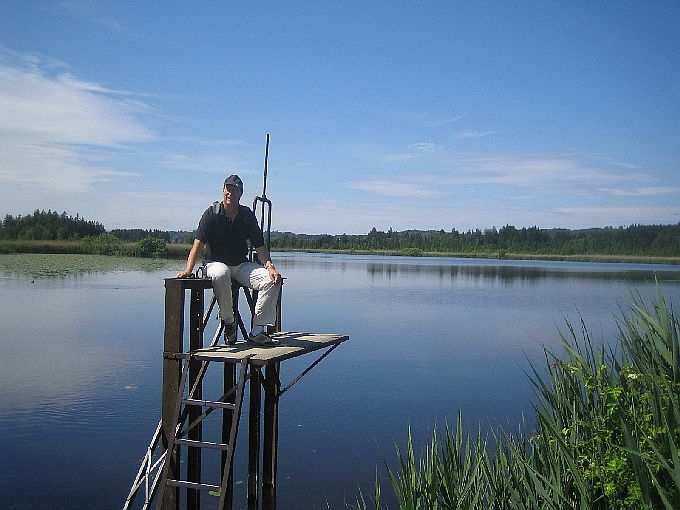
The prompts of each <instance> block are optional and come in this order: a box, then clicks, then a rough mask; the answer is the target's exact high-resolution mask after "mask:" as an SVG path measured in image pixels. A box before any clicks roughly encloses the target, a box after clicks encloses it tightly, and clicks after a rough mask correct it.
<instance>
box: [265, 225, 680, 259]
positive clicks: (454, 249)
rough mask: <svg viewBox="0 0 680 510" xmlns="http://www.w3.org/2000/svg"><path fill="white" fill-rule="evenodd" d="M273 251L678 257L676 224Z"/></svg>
mask: <svg viewBox="0 0 680 510" xmlns="http://www.w3.org/2000/svg"><path fill="white" fill-rule="evenodd" d="M272 249H274V250H276V249H279V250H338V251H395V252H403V253H410V254H413V255H417V254H419V253H465V254H475V253H491V252H496V253H498V254H499V255H500V256H502V255H503V254H504V253H516V254H542V255H596V254H597V255H634V256H652V257H654V256H656V257H677V256H680V224H676V225H631V226H629V227H625V228H624V227H618V228H614V227H606V228H590V229H584V230H568V229H539V228H538V227H530V228H526V227H524V228H516V227H514V226H512V225H506V226H504V227H502V228H500V229H496V228H495V227H493V228H490V229H486V230H480V229H476V230H468V231H467V232H458V231H457V230H456V229H452V230H451V231H450V232H445V231H444V230H438V231H417V230H407V231H402V232H396V231H393V230H392V229H390V230H388V231H387V232H384V231H380V230H377V229H376V228H375V227H374V228H373V229H372V230H371V231H370V232H369V233H368V234H365V235H347V234H343V235H328V234H324V235H305V234H294V233H290V232H286V233H282V234H279V235H277V236H272Z"/></svg>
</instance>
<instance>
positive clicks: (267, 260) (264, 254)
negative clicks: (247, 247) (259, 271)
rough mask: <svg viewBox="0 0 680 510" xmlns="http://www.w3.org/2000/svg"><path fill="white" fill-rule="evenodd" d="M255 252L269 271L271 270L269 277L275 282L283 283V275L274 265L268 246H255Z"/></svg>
mask: <svg viewBox="0 0 680 510" xmlns="http://www.w3.org/2000/svg"><path fill="white" fill-rule="evenodd" d="M255 253H257V259H258V260H259V261H260V262H261V263H262V264H263V265H264V267H266V268H267V271H269V278H271V279H272V281H273V282H274V283H277V284H278V283H281V275H280V274H279V272H278V271H277V270H276V268H275V267H274V264H273V263H272V258H271V255H270V254H269V250H268V249H267V247H266V246H265V245H262V246H260V247H259V248H255Z"/></svg>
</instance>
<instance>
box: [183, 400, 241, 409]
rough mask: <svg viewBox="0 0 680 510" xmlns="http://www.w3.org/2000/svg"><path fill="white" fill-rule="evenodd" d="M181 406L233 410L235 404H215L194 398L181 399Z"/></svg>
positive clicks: (214, 402)
mask: <svg viewBox="0 0 680 510" xmlns="http://www.w3.org/2000/svg"><path fill="white" fill-rule="evenodd" d="M182 404H187V405H190V406H205V407H215V408H220V409H235V408H236V404H233V403H232V402H216V401H212V400H199V399H195V398H183V399H182Z"/></svg>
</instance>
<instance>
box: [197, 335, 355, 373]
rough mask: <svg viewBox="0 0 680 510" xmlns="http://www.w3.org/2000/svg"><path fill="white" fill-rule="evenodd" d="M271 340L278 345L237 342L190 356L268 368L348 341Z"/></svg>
mask: <svg viewBox="0 0 680 510" xmlns="http://www.w3.org/2000/svg"><path fill="white" fill-rule="evenodd" d="M271 337H272V338H273V339H274V340H276V341H277V342H278V343H276V344H274V345H271V346H270V345H266V346H260V345H255V344H252V343H249V342H237V343H236V344H234V345H219V346H215V347H206V348H204V349H197V350H195V351H193V352H192V355H193V356H194V357H195V359H206V360H211V359H212V360H214V361H219V360H224V361H231V360H234V361H237V360H240V359H243V358H244V357H245V356H248V355H251V356H252V357H251V358H250V363H251V364H252V365H255V366H264V365H269V364H270V363H277V362H279V361H283V360H286V359H290V358H296V357H298V356H302V355H304V354H307V353H310V352H313V351H317V350H319V349H323V348H325V347H331V346H333V345H336V344H339V343H341V342H344V341H345V340H348V339H349V337H348V336H347V335H338V334H333V333H299V332H282V333H273V334H272V335H271Z"/></svg>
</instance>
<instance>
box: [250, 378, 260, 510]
mask: <svg viewBox="0 0 680 510" xmlns="http://www.w3.org/2000/svg"><path fill="white" fill-rule="evenodd" d="M261 378H262V374H261V372H260V367H255V366H251V373H250V408H249V410H248V510H257V508H258V506H259V484H260V482H259V478H260V405H261V404H260V402H261V390H260V384H261V382H260V379H261Z"/></svg>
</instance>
